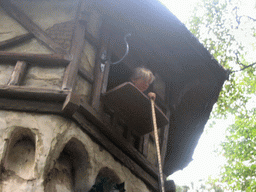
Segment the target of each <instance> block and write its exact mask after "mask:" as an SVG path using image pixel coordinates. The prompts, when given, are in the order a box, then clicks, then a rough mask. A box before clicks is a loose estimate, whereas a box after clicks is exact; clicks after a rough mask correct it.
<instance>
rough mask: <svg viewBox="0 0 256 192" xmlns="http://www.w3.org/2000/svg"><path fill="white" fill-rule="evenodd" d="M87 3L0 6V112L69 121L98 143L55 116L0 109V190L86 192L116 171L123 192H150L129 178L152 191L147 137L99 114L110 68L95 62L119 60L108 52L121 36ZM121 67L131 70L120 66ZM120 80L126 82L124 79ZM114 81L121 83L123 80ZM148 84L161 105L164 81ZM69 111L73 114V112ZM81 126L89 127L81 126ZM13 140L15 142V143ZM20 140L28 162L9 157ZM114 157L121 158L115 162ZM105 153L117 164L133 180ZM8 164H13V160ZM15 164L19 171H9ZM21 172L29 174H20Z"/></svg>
mask: <svg viewBox="0 0 256 192" xmlns="http://www.w3.org/2000/svg"><path fill="white" fill-rule="evenodd" d="M89 2H91V1H89V0H88V1H79V0H75V1H73V0H72V1H71V0H41V1H37V0H36V1H30V0H12V1H1V2H0V18H1V19H0V94H1V95H0V96H1V98H0V99H1V101H0V105H1V107H2V108H4V109H8V110H19V111H37V112H44V113H58V114H64V115H68V116H70V117H71V118H73V119H75V120H76V121H77V122H78V123H79V124H80V125H82V126H83V129H85V130H87V131H88V132H89V133H90V135H93V137H98V132H95V131H94V130H97V131H98V130H100V132H102V135H104V136H100V137H98V138H97V139H96V140H97V141H98V142H99V143H98V144H97V143H95V142H94V141H92V140H91V138H90V137H89V136H88V135H87V134H86V133H85V132H82V131H81V129H79V127H78V126H77V125H76V124H75V123H74V122H71V121H68V120H65V119H64V118H62V117H60V116H52V115H39V114H34V113H25V112H24V113H22V112H11V111H1V113H0V128H1V129H2V132H3V135H2V137H1V138H0V139H2V141H0V145H2V148H1V149H2V150H3V151H2V152H0V154H1V155H2V158H1V159H2V166H3V167H4V169H3V170H4V171H3V172H2V173H1V174H2V175H1V176H2V183H1V184H0V185H1V188H0V191H1V190H2V191H9V190H11V188H12V189H17V191H18V189H20V191H26V190H33V189H35V188H36V186H39V188H41V189H40V190H41V191H43V190H45V191H51V190H52V191H71V190H84V189H86V190H89V188H90V187H91V186H92V185H93V183H94V181H95V178H96V176H97V174H98V171H99V169H100V168H102V167H108V168H110V169H111V170H113V171H114V172H116V173H118V174H117V175H118V177H119V178H120V179H121V181H122V182H123V181H125V186H126V187H125V188H126V190H127V191H134V192H136V191H149V190H148V189H147V187H146V185H145V184H144V183H143V182H142V181H141V180H140V179H138V178H137V177H136V176H135V175H137V176H139V177H140V178H143V179H144V181H145V182H146V183H147V185H149V186H151V187H152V186H153V188H154V189H157V181H156V180H157V174H158V173H157V163H156V160H157V158H156V148H155V144H154V143H155V141H154V139H153V137H150V136H149V134H147V135H145V136H143V137H138V136H135V135H133V133H132V132H131V131H130V130H129V128H128V127H127V126H126V125H125V124H124V122H123V121H122V119H119V118H117V117H116V116H115V113H114V114H113V111H112V112H109V111H107V110H108V109H104V104H103V103H102V102H101V99H100V97H101V94H102V93H104V92H106V91H107V89H108V83H107V82H108V74H109V69H110V68H111V67H110V63H111V62H110V61H107V62H106V65H105V68H104V70H102V69H101V67H100V64H101V61H100V56H101V54H102V53H103V52H104V51H107V53H108V57H110V55H112V54H113V55H117V57H120V56H122V55H120V53H116V52H115V50H116V49H117V50H118V49H119V47H120V50H122V51H123V49H124V47H123V44H120V37H118V38H116V36H115V34H114V35H113V34H111V31H110V30H109V29H108V27H107V26H106V25H107V24H106V22H105V23H104V21H103V19H105V18H104V16H102V15H101V14H100V13H101V12H100V11H99V10H98V9H97V8H96V7H95V6H93V5H91V4H90V3H89ZM116 41H119V43H117V44H118V46H119V47H116V48H115V50H114V49H111V48H110V47H109V44H113V42H116ZM121 47H122V48H121ZM137 58H138V56H137V55H136V54H131V55H129V59H128V61H129V62H130V63H136V62H139V63H141V62H140V61H137ZM116 59H118V58H116ZM123 64H124V65H125V68H127V69H129V70H131V66H130V65H129V63H127V61H125V62H124V63H123ZM123 64H122V65H123ZM141 64H143V62H142V63H141ZM132 66H134V65H132ZM119 73H120V71H119ZM125 75H126V77H128V76H129V75H130V74H125ZM119 76H120V77H123V74H122V73H120V74H119ZM127 80H129V79H127ZM116 85H118V82H117V84H115V85H114V86H116ZM109 86H111V85H110V84H109ZM154 86H155V87H153V89H154V90H156V91H157V92H156V93H157V94H158V95H159V97H158V98H161V101H164V99H165V92H166V89H165V84H164V82H163V81H162V80H160V79H159V81H158V78H157V81H156V84H155V85H154ZM159 87H160V89H159ZM157 89H158V90H157ZM71 93H72V94H71ZM74 95H75V96H74ZM67 96H70V97H67ZM73 96H74V98H75V99H74V98H73ZM69 99H70V100H69ZM65 101H67V102H71V103H72V102H74V106H73V105H72V104H71V106H72V107H71V108H69V107H70V105H68V107H67V108H68V109H66V108H65V107H66V106H65V104H66V102H65ZM64 102H65V103H64ZM157 102H158V101H157ZM2 108H1V109H2ZM76 110H78V111H79V112H78V113H75V112H76ZM164 112H166V111H164ZM81 114H82V115H81ZM87 118H88V119H87ZM87 120H89V121H88V122H87ZM44 121H46V122H44ZM85 122H86V123H85ZM87 123H88V124H89V125H93V126H92V127H93V128H85V127H87ZM164 130H166V129H162V132H161V134H162V136H163V135H164ZM0 131H1V130H0ZM20 134H21V135H22V136H20V137H19V136H18V135H20ZM100 134H101V133H100ZM13 135H14V136H13ZM71 135H72V136H71ZM105 136H106V137H105ZM13 138H18V140H17V139H13ZM99 138H105V139H106V140H107V139H108V142H107V144H106V142H103V143H104V144H103V146H105V147H107V150H108V151H109V152H110V153H108V152H107V151H106V150H105V149H103V148H102V147H100V145H101V144H102V143H101V141H99V140H100V139H99ZM5 141H6V142H5ZM161 141H163V139H161ZM19 142H20V143H21V148H22V147H24V149H21V151H22V150H23V151H24V153H27V154H28V157H30V158H29V159H26V158H25V157H22V154H21V153H18V155H17V157H16V156H14V155H13V154H16V152H17V151H19V150H20V149H19V148H17V147H15V145H16V144H17V143H18V144H19V145H20V143H19ZM112 142H113V143H112ZM165 142H166V141H165ZM70 146H71V147H70ZM72 146H74V147H75V148H76V150H75V151H72V149H71V148H72ZM112 146H114V147H116V146H117V147H116V150H114V151H111V150H112ZM162 146H164V144H163V143H162ZM119 153H122V155H120V157H119ZM110 154H111V155H114V156H115V158H117V159H118V158H119V160H121V162H122V163H124V165H125V166H126V167H128V168H129V169H130V170H131V171H133V174H132V173H131V172H130V171H129V169H128V168H126V167H124V166H123V165H122V164H120V163H119V162H117V161H116V160H114V158H113V157H112V156H111V155H110ZM70 156H71V157H74V158H75V159H79V158H80V157H84V160H78V162H74V161H73V160H72V159H69V158H68V159H67V158H66V157H70ZM163 156H164V154H163ZM15 158H20V161H17V160H16V159H15ZM126 158H128V160H127V159H126ZM129 158H131V159H132V160H131V159H129ZM65 159H67V160H65ZM8 162H10V164H8ZM16 162H17V163H19V164H20V166H22V167H24V169H21V168H20V167H16V166H15V165H14V164H15V163H16ZM24 162H25V163H24ZM26 162H28V163H26ZM77 163H78V164H83V165H85V167H83V171H82V172H81V170H80V172H79V171H78V173H76V174H74V173H73V172H74V171H75V172H76V170H78V168H77V167H76V164H77ZM140 166H141V167H140ZM25 172H26V173H28V174H27V175H26V176H24V175H25ZM64 172H65V174H62V173H64ZM134 173H135V175H134ZM83 175H85V177H84V178H83ZM12 183H14V184H13V185H12ZM64 183H65V184H64ZM83 183H85V184H84V185H83ZM40 190H39V191H40Z"/></svg>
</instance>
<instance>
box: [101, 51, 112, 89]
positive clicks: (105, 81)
mask: <svg viewBox="0 0 256 192" xmlns="http://www.w3.org/2000/svg"><path fill="white" fill-rule="evenodd" d="M108 54H109V55H111V54H110V53H108ZM110 65H111V64H110V62H109V61H106V65H105V70H104V74H103V79H102V86H101V93H106V91H107V86H108V74H109V70H110Z"/></svg>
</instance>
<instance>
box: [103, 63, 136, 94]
mask: <svg viewBox="0 0 256 192" xmlns="http://www.w3.org/2000/svg"><path fill="white" fill-rule="evenodd" d="M112 60H114V61H115V60H117V59H112ZM131 75H132V71H131V70H130V69H129V68H128V67H127V66H126V65H125V64H123V63H120V64H117V65H110V70H109V76H108V86H107V90H110V89H113V88H115V87H117V86H118V85H120V84H122V83H124V82H128V81H130V77H131Z"/></svg>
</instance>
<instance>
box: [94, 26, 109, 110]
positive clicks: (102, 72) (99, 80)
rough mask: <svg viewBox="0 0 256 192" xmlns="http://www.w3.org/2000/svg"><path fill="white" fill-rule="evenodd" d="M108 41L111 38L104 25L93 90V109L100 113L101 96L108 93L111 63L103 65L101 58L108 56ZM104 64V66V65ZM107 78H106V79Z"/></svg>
mask: <svg viewBox="0 0 256 192" xmlns="http://www.w3.org/2000/svg"><path fill="white" fill-rule="evenodd" d="M108 41H109V36H108V33H106V30H105V28H104V24H103V25H102V27H101V47H100V49H99V51H98V54H97V60H96V65H95V75H94V77H95V79H94V84H93V89H92V102H91V103H92V107H93V108H94V109H95V110H97V111H99V108H100V94H101V93H102V90H103V91H106V85H107V78H108V73H109V65H110V64H109V62H106V63H105V65H104V64H103V63H102V60H101V57H102V55H103V54H106V56H107V55H108V52H107V51H108ZM102 64H103V65H102ZM104 77H105V78H104Z"/></svg>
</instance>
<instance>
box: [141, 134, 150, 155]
mask: <svg viewBox="0 0 256 192" xmlns="http://www.w3.org/2000/svg"><path fill="white" fill-rule="evenodd" d="M148 142H149V133H148V134H146V135H144V136H143V149H142V154H143V155H144V156H145V157H148Z"/></svg>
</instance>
